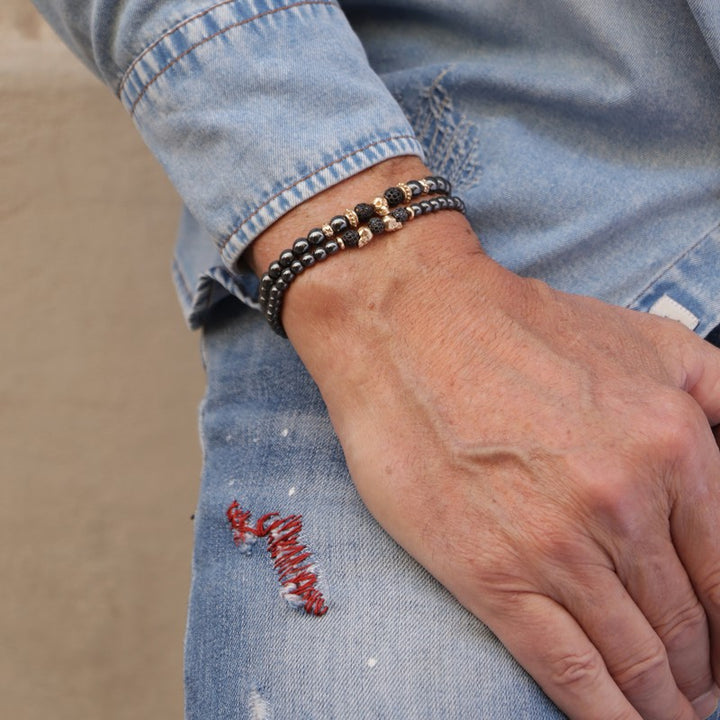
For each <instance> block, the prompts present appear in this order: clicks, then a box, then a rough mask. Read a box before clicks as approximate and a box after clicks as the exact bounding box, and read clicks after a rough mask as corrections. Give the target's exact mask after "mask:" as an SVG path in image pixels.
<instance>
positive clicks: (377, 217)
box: [259, 176, 465, 337]
mask: <svg viewBox="0 0 720 720" xmlns="http://www.w3.org/2000/svg"><path fill="white" fill-rule="evenodd" d="M450 192H451V186H450V183H449V182H448V181H447V180H446V179H445V178H442V177H439V176H431V177H426V178H423V179H422V180H410V181H408V182H406V183H398V184H397V185H395V186H393V187H390V188H388V189H387V190H386V191H385V192H384V193H383V194H382V196H380V197H376V198H375V199H374V200H373V201H372V203H360V204H358V205H356V206H355V207H354V208H353V209H351V210H350V209H349V210H345V212H344V213H343V214H342V215H335V216H334V217H332V218H331V219H330V220H329V221H328V222H327V223H326V224H325V225H323V226H322V227H319V228H314V229H312V230H311V231H310V232H309V233H308V234H307V236H306V237H301V238H298V239H297V240H296V241H295V242H294V243H293V246H292V248H291V249H288V250H284V251H283V252H282V253H280V257H279V258H278V259H277V260H275V261H274V262H272V263H271V264H270V266H269V267H268V270H267V272H266V273H265V274H264V275H263V276H262V278H261V279H260V298H259V299H260V306H261V307H262V309H263V311H264V314H265V318H266V320H267V321H268V323H269V324H270V327H272V329H273V330H274V331H275V332H276V333H277V334H278V335H281V336H282V337H287V335H286V333H285V330H284V328H283V326H282V322H281V320H280V312H281V309H282V301H283V297H284V295H285V293H286V292H287V289H288V288H289V287H290V285H291V283H292V282H293V280H295V278H296V277H297V276H298V275H300V274H301V273H302V272H304V271H305V270H306V269H307V268H309V267H312V266H313V265H315V264H316V263H319V262H323V261H324V260H326V259H327V258H328V257H330V256H331V255H334V254H336V253H337V252H339V251H340V250H345V249H347V248H361V247H364V246H365V245H367V244H368V243H369V242H370V241H371V240H372V239H373V238H374V237H375V236H377V235H380V234H382V233H385V232H394V231H397V230H400V229H401V228H402V227H403V223H406V222H409V221H410V220H413V219H414V218H417V217H420V216H421V215H428V214H430V213H434V212H438V211H440V210H457V211H459V212H462V213H464V212H465V205H464V203H463V201H462V200H461V199H460V198H458V197H451V196H450ZM422 195H433V196H434V197H432V198H430V199H428V200H422V201H418V202H411V201H412V200H413V199H414V198H418V197H420V196H422ZM403 202H404V203H407V204H406V205H402V203H403Z"/></svg>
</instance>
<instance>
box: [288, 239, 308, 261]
mask: <svg viewBox="0 0 720 720" xmlns="http://www.w3.org/2000/svg"><path fill="white" fill-rule="evenodd" d="M292 249H293V255H295V257H302V256H303V255H304V254H305V253H306V252H307V251H308V250H309V249H310V243H309V242H308V241H307V240H306V239H305V238H298V239H297V240H296V241H295V242H294V243H293V247H292Z"/></svg>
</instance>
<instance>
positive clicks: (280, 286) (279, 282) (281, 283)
mask: <svg viewBox="0 0 720 720" xmlns="http://www.w3.org/2000/svg"><path fill="white" fill-rule="evenodd" d="M275 287H276V288H277V289H278V290H287V283H286V282H285V281H284V280H283V279H282V278H278V279H277V280H276V281H275Z"/></svg>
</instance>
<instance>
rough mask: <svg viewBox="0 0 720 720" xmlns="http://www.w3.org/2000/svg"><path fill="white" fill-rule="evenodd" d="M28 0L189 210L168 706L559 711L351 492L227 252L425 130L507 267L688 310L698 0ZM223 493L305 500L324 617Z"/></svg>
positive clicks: (715, 222) (717, 177)
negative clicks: (192, 459) (191, 405)
mask: <svg viewBox="0 0 720 720" xmlns="http://www.w3.org/2000/svg"><path fill="white" fill-rule="evenodd" d="M36 4H37V5H38V6H39V7H40V9H41V10H42V11H43V13H44V14H45V15H46V17H48V19H49V20H50V22H51V23H52V24H53V25H54V26H55V27H56V29H57V30H58V32H59V33H60V34H61V35H62V36H63V37H64V38H65V40H66V41H67V42H68V44H69V45H70V46H71V47H72V48H73V49H74V50H75V52H76V53H77V54H78V55H79V56H80V57H81V58H82V59H83V60H84V62H86V64H88V65H89V66H90V68H91V69H92V70H93V71H94V72H96V73H97V74H98V75H99V76H100V77H101V78H102V79H103V80H104V81H105V82H106V83H107V84H108V85H109V86H111V87H112V88H113V89H114V90H115V92H116V93H117V94H118V96H119V98H120V100H121V101H122V103H123V105H124V106H125V108H126V109H127V110H128V112H130V113H131V114H132V116H133V119H134V122H135V123H136V125H137V127H138V129H139V131H140V133H141V134H142V136H143V137H144V139H145V141H146V142H147V144H148V145H149V147H150V148H151V150H152V151H153V152H154V153H155V154H156V155H157V157H158V158H159V160H160V161H161V162H162V164H163V165H164V167H165V168H166V170H167V173H168V175H169V177H170V178H171V179H172V181H173V182H174V184H175V186H176V187H177V189H178V191H179V193H180V194H181V196H182V198H183V201H184V203H185V206H186V210H185V212H184V214H183V218H182V222H181V227H180V232H179V237H178V247H177V252H176V255H175V260H174V265H173V271H174V276H175V280H176V285H177V288H178V292H179V296H180V300H181V303H182V306H183V310H184V313H185V317H186V319H187V321H188V323H189V324H190V325H191V326H192V327H199V326H201V325H205V331H204V357H205V362H206V365H207V372H208V391H207V396H206V399H205V401H204V404H203V412H202V423H201V430H202V438H203V447H204V453H205V467H204V472H203V480H202V490H201V493H200V500H199V505H198V511H197V514H196V521H195V522H196V526H195V527H196V550H195V559H194V572H193V586H192V595H191V603H190V614H189V625H188V634H187V665H186V667H187V716H188V718H191V719H192V720H200V719H201V718H202V719H206V718H228V719H229V718H233V719H234V720H235V719H239V718H251V719H252V720H258V719H262V718H275V720H279V719H282V720H286V719H288V720H292V719H295V718H298V719H301V718H302V719H303V720H305V719H306V718H318V719H320V718H340V719H343V718H347V717H361V718H388V719H391V720H396V719H401V718H413V719H415V718H417V719H420V720H422V719H424V718H428V719H429V718H448V719H450V720H459V719H465V718H471V719H475V718H479V719H481V720H485V719H490V718H492V719H493V720H495V719H496V718H510V717H512V718H516V717H517V718H538V719H540V720H549V719H552V718H560V717H562V715H561V714H560V713H559V711H558V710H557V709H555V708H554V707H553V706H552V704H551V703H550V702H549V701H548V700H547V699H546V698H545V696H544V695H543V694H542V693H541V692H540V691H539V690H538V688H537V687H536V686H535V685H534V683H533V682H532V680H530V679H529V678H528V677H527V676H526V675H525V673H524V672H523V671H522V670H521V669H520V668H519V667H518V666H517V665H516V664H515V662H514V661H513V660H512V658H510V657H509V655H508V654H507V653H506V652H505V650H504V649H503V648H502V647H501V646H500V645H499V643H498V642H497V641H496V640H495V639H494V637H493V636H492V635H491V634H490V633H489V632H488V631H487V630H486V629H485V628H484V626H483V625H482V624H481V623H479V622H478V621H477V620H475V619H474V618H473V617H472V616H470V615H469V614H468V613H467V612H466V611H465V610H463V609H462V608H461V607H460V606H459V605H458V604H457V603H456V602H455V601H454V600H453V598H452V597H451V596H450V595H449V594H448V593H447V592H446V591H445V590H444V589H443V588H442V587H440V586H439V585H438V584H437V583H436V582H435V581H434V580H433V579H432V578H430V577H429V576H428V575H427V574H426V573H425V572H424V570H423V569H422V568H420V567H419V566H418V565H417V564H416V563H414V561H412V560H411V559H410V558H409V557H408V556H407V555H406V554H405V553H404V552H403V551H402V550H400V549H399V548H398V547H397V546H396V545H395V544H394V543H393V541H392V540H390V539H389V538H388V537H387V536H386V535H385V534H384V533H383V531H382V530H380V528H379V527H378V526H377V525H376V523H375V522H374V521H373V519H372V518H371V517H370V516H369V515H368V513H367V512H366V511H365V509H364V508H363V506H362V504H361V503H360V501H359V499H358V497H357V495H356V493H355V491H354V489H353V486H352V484H351V481H350V479H349V477H348V474H347V470H346V468H345V464H344V461H343V456H342V452H341V449H340V447H339V446H338V443H337V440H336V438H335V436H334V434H333V432H332V429H331V427H330V425H329V422H328V419H327V414H326V412H325V409H324V407H323V405H322V401H321V399H320V397H319V395H318V393H317V390H316V388H315V386H314V384H313V383H312V381H311V379H310V378H309V377H308V376H307V374H306V373H305V371H304V369H303V368H302V366H301V364H300V362H299V361H298V359H297V357H296V355H295V354H294V352H293V350H292V348H291V347H290V345H288V344H287V343H286V342H285V341H282V340H280V339H279V338H277V337H275V336H274V335H273V334H272V333H271V332H270V330H269V329H268V328H266V327H265V326H264V325H263V322H262V321H261V319H260V317H259V314H258V313H257V312H256V311H255V310H254V309H253V308H254V306H255V297H256V290H257V281H256V279H255V278H254V276H252V274H251V273H249V272H248V271H247V270H246V269H245V268H244V266H243V260H242V251H243V250H244V249H245V248H246V247H247V245H248V243H250V242H251V241H252V240H253V239H254V238H255V237H256V236H257V235H258V234H259V233H260V232H262V230H263V229H264V228H266V227H267V226H268V225H270V224H271V223H272V222H273V221H274V220H275V219H277V218H278V217H279V216H281V215H282V214H283V213H284V212H286V211H287V210H288V209H290V208H292V207H294V206H295V205H297V204H298V203H300V202H302V201H303V200H304V199H306V198H308V197H310V196H312V195H313V194H315V193H317V192H319V191H321V190H322V189H324V188H326V187H328V186H329V185H331V184H333V183H336V182H338V181H340V180H342V179H343V178H345V177H348V176H349V175H352V174H353V173H356V172H358V171H359V170H362V169H364V168H366V167H369V166H371V165H373V164H375V163H377V162H380V161H381V160H383V159H385V158H389V157H394V156H398V155H404V154H417V155H420V156H421V157H424V158H425V160H426V162H427V163H428V165H429V166H430V167H431V168H433V170H434V171H435V172H438V173H440V174H443V175H446V176H447V177H449V179H450V180H451V181H452V182H453V184H454V186H455V191H456V193H457V194H459V195H460V196H462V197H463V199H464V200H465V202H466V205H467V207H468V210H469V218H470V221H471V223H472V225H473V227H474V228H475V230H476V231H477V233H478V235H479V237H480V238H481V240H482V243H483V246H484V247H485V248H486V250H487V251H488V252H489V253H490V254H491V255H492V256H493V257H495V258H496V259H498V260H499V261H500V262H501V263H502V264H504V265H505V266H507V267H509V268H511V269H513V270H514V271H516V272H518V273H521V274H525V275H531V276H535V277H539V278H542V279H544V280H547V281H548V282H550V283H551V284H552V285H554V286H555V287H558V288H560V289H563V290H566V291H570V292H578V293H583V294H587V295H593V296H596V297H599V298H602V299H604V300H606V301H608V302H612V303H616V304H619V305H624V306H627V307H632V308H636V309H639V310H649V309H651V308H653V307H655V306H656V303H657V302H658V300H660V299H661V298H664V296H667V298H666V299H670V302H671V303H675V304H676V305H679V306H680V307H681V308H682V309H683V311H684V312H685V313H686V314H689V315H690V317H691V318H693V319H694V323H693V327H694V329H695V330H696V332H698V333H701V334H706V333H707V332H708V331H709V330H711V329H712V328H713V327H715V326H717V325H718V324H720V292H719V291H720V120H719V118H720V69H719V66H718V62H720V5H718V3H717V0H632V2H629V1H628V0H502V1H501V0H452V1H450V0H382V1H380V0H346V1H343V2H340V3H338V2H336V1H335V0H300V1H299V2H292V1H291V0H284V1H280V0H225V1H223V2H215V3H213V2H211V0H208V2H207V3H206V4H203V3H200V2H199V1H198V0H172V1H171V0H165V1H160V0H126V1H125V2H123V3H118V2H114V1H113V0H84V1H81V0H53V1H51V0H36ZM399 179H400V178H399ZM220 301H224V302H220ZM481 311H482V309H481V308H479V312H481ZM234 499H237V500H238V501H239V502H240V503H241V504H242V506H243V507H244V508H245V509H247V510H249V511H251V512H252V517H253V520H257V519H258V517H259V516H260V515H262V514H263V513H266V512H277V513H279V514H280V516H281V517H286V516H289V515H292V514H299V515H302V517H303V530H302V534H301V538H302V542H303V544H305V545H306V546H307V547H308V549H309V551H311V552H312V557H313V560H314V562H315V570H314V572H315V574H316V575H317V583H316V584H317V587H318V588H319V589H320V590H321V591H322V593H323V595H324V597H325V599H326V601H327V603H328V606H329V608H330V609H329V610H328V612H327V614H325V615H324V616H322V617H314V616H311V615H308V614H305V613H304V612H302V610H300V611H298V610H294V609H292V608H291V607H289V606H288V604H287V603H286V602H285V601H284V599H282V598H281V597H280V595H279V589H280V583H279V581H278V578H277V575H276V573H275V571H274V569H273V566H272V560H271V558H270V556H269V555H268V553H267V552H266V549H265V548H266V545H267V543H266V541H265V540H264V539H259V540H258V541H257V542H256V543H255V545H254V546H253V547H252V548H250V549H249V552H248V553H243V552H241V551H240V550H239V549H238V548H237V547H236V546H235V545H234V544H233V542H232V538H231V535H230V529H229V526H228V522H227V519H226V518H225V514H224V512H225V509H226V508H227V506H228V505H229V504H230V502H231V501H232V500H234Z"/></svg>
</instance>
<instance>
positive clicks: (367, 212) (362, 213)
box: [355, 203, 375, 223]
mask: <svg viewBox="0 0 720 720" xmlns="http://www.w3.org/2000/svg"><path fill="white" fill-rule="evenodd" d="M355 214H356V215H357V216H358V220H359V221H360V222H361V223H364V222H367V221H368V220H369V219H370V218H371V217H372V216H373V215H374V214H375V208H374V207H373V206H372V205H369V204H368V203H360V204H359V205H356V206H355Z"/></svg>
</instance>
